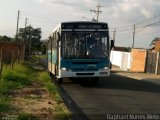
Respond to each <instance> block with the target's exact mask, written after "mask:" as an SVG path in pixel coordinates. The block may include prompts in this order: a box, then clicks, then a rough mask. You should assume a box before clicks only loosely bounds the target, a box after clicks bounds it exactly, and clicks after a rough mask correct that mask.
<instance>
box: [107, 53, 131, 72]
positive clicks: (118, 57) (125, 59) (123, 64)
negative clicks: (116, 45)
mask: <svg viewBox="0 0 160 120" xmlns="http://www.w3.org/2000/svg"><path fill="white" fill-rule="evenodd" d="M110 60H111V62H112V64H113V65H116V66H119V67H120V69H122V70H128V69H130V60H131V53H130V52H121V51H111V55H110Z"/></svg>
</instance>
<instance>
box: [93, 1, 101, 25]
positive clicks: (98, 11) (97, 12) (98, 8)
mask: <svg viewBox="0 0 160 120" xmlns="http://www.w3.org/2000/svg"><path fill="white" fill-rule="evenodd" d="M96 7H97V10H90V11H91V12H94V13H96V15H97V20H96V21H97V22H98V20H99V14H100V13H101V12H102V11H100V7H102V6H100V4H98V6H96Z"/></svg>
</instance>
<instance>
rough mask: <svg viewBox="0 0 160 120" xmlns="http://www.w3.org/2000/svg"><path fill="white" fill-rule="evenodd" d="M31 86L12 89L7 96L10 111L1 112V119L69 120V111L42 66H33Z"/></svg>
mask: <svg viewBox="0 0 160 120" xmlns="http://www.w3.org/2000/svg"><path fill="white" fill-rule="evenodd" d="M30 66H32V68H31V69H29V70H31V72H30V75H29V76H30V77H29V78H30V79H31V80H29V81H30V84H28V85H25V86H23V85H21V88H18V89H12V90H10V91H9V92H8V93H7V94H8V95H6V97H7V99H8V101H9V106H7V107H8V110H6V111H3V110H1V111H0V119H1V118H2V119H15V120H53V119H55V120H59V119H65V120H67V119H69V118H70V115H71V113H70V111H69V110H68V109H67V107H66V106H65V104H64V103H63V100H62V98H61V96H60V94H59V90H58V88H57V87H56V85H54V83H53V81H52V79H51V77H50V76H49V74H48V73H47V72H46V71H45V70H44V69H43V66H40V65H31V64H30Z"/></svg>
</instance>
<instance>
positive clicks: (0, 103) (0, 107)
mask: <svg viewBox="0 0 160 120" xmlns="http://www.w3.org/2000/svg"><path fill="white" fill-rule="evenodd" d="M8 110H9V99H8V98H7V97H6V96H4V95H0V113H1V112H7V111H8Z"/></svg>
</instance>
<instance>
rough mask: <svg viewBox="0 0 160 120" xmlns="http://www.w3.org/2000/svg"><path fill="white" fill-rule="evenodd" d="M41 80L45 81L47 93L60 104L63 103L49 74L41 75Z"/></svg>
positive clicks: (43, 73) (42, 73)
mask: <svg viewBox="0 0 160 120" xmlns="http://www.w3.org/2000/svg"><path fill="white" fill-rule="evenodd" d="M39 80H40V81H43V82H44V84H45V88H46V89H47V91H48V92H49V93H50V94H51V95H53V98H54V100H55V101H56V102H57V103H58V104H60V103H62V98H61V96H60V95H59V89H58V88H57V86H56V85H55V84H54V83H53V82H52V79H51V77H50V76H49V74H48V73H47V72H41V73H40V74H39Z"/></svg>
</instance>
